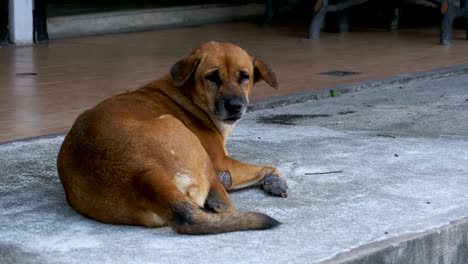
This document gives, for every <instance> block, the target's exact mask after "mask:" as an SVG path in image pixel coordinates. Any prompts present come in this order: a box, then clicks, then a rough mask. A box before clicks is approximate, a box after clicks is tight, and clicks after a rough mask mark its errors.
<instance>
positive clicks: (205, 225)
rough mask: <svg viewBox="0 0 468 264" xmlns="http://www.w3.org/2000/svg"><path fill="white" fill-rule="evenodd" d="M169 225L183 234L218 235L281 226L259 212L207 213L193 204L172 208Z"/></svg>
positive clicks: (183, 204)
mask: <svg viewBox="0 0 468 264" xmlns="http://www.w3.org/2000/svg"><path fill="white" fill-rule="evenodd" d="M172 209H173V210H172V217H170V219H169V225H170V226H171V227H172V229H174V230H175V231H176V232H177V233H182V234H216V233H225V232H233V231H243V230H255V229H270V228H273V227H275V226H277V225H279V224H280V222H278V221H277V220H275V219H274V218H272V217H270V216H268V215H266V214H262V213H257V212H245V211H235V210H233V211H230V212H223V213H214V212H213V213H211V212H207V211H205V210H203V209H201V208H199V207H197V206H195V205H193V204H191V203H182V204H178V205H177V206H175V208H172Z"/></svg>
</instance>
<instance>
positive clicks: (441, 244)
mask: <svg viewBox="0 0 468 264" xmlns="http://www.w3.org/2000/svg"><path fill="white" fill-rule="evenodd" d="M320 263H321V264H374V263H380V264H394V263H412V264H431V263H451V264H466V263H468V217H465V218H463V219H460V220H456V221H452V222H450V223H449V224H447V225H445V226H442V227H440V228H435V229H431V230H427V231H424V232H421V233H413V234H406V235H401V236H397V237H394V238H389V239H386V240H383V241H379V242H374V243H370V244H366V245H363V246H360V247H358V248H355V249H352V250H350V251H348V252H344V253H339V254H338V255H336V256H335V257H334V258H332V259H329V260H325V261H322V262H320Z"/></svg>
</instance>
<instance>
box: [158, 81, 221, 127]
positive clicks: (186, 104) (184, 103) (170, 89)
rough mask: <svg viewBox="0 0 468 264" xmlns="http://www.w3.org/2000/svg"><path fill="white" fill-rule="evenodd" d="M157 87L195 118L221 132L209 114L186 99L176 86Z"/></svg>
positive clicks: (164, 85)
mask: <svg viewBox="0 0 468 264" xmlns="http://www.w3.org/2000/svg"><path fill="white" fill-rule="evenodd" d="M158 88H159V90H160V91H161V92H162V93H164V94H165V95H166V96H167V97H169V98H170V99H171V100H172V101H174V102H175V103H176V104H177V105H179V106H180V107H182V108H183V109H185V110H187V111H188V112H190V113H192V114H193V115H195V116H197V118H198V119H199V120H201V121H202V122H203V123H204V124H205V125H206V126H207V127H211V128H214V129H216V131H217V132H218V133H220V134H221V132H220V131H218V127H217V126H216V124H215V123H214V122H213V120H211V118H210V117H209V115H208V114H207V113H206V112H205V111H203V109H201V108H200V107H199V106H197V105H196V104H195V103H193V102H192V101H191V100H190V99H188V98H187V96H185V95H184V94H183V93H182V92H181V91H180V90H179V89H178V88H177V87H174V86H172V85H167V84H163V85H160V86H159V87H158Z"/></svg>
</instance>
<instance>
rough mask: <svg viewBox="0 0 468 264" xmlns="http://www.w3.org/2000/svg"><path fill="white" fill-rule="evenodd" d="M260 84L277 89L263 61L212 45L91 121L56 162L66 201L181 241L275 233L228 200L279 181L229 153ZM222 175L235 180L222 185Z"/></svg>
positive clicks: (82, 120)
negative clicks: (268, 180)
mask: <svg viewBox="0 0 468 264" xmlns="http://www.w3.org/2000/svg"><path fill="white" fill-rule="evenodd" d="M261 79H263V80H265V81H266V82H267V83H268V84H269V85H271V86H273V87H275V88H276V87H277V86H278V84H277V82H276V78H275V76H274V73H273V72H272V71H271V70H270V68H269V67H268V66H267V65H266V64H265V63H263V62H262V61H260V60H256V59H254V58H253V57H251V56H250V55H248V54H247V53H246V52H245V51H244V50H242V49H241V48H239V47H237V46H235V45H232V44H227V43H217V42H208V43H204V44H202V45H201V46H199V47H198V48H197V49H195V50H194V51H193V52H192V53H191V54H190V55H189V56H188V57H187V58H185V59H183V60H181V61H179V62H177V63H176V64H175V65H174V66H173V67H172V68H171V71H170V74H169V75H167V76H164V77H162V78H161V79H159V80H156V81H153V82H151V83H149V84H147V85H145V86H143V87H141V88H139V89H137V90H135V91H132V92H128V93H124V94H121V95H117V96H115V97H112V98H109V99H107V100H105V101H103V102H102V103H100V104H98V105H97V106H95V107H93V108H91V109H90V110H88V111H86V112H84V113H83V114H81V115H80V116H79V117H78V118H77V120H76V121H75V123H74V125H73V127H72V128H71V130H70V132H69V133H68V134H67V136H66V138H65V140H64V142H63V144H62V147H61V149H60V152H59V156H58V160H57V168H58V174H59V176H60V180H61V183H62V185H63V187H64V190H65V193H66V197H67V201H68V202H69V204H70V205H71V206H72V207H73V208H74V209H75V210H77V211H78V212H79V213H81V214H83V215H86V216H88V217H91V218H94V219H96V220H98V221H102V222H106V223H112V224H129V225H143V226H148V227H160V226H167V225H169V226H171V227H172V228H173V229H174V230H175V231H177V232H180V233H189V234H207V233H221V232H229V231H237V230H249V229H267V228H271V227H274V226H276V225H277V224H279V222H277V221H276V220H275V219H273V218H271V217H269V216H267V215H264V214H261V213H256V212H240V211H235V210H234V209H233V206H232V204H231V201H230V198H229V195H228V194H227V192H226V189H236V188H242V187H248V186H254V185H258V184H259V183H260V182H261V181H262V179H263V178H264V177H265V176H268V175H272V174H278V171H277V170H276V169H275V168H273V167H268V166H256V165H249V164H245V163H241V162H239V161H237V160H234V159H231V158H230V157H229V155H228V153H227V151H226V148H225V143H226V140H227V137H228V136H229V133H230V132H231V130H232V128H233V127H234V125H235V124H236V122H237V120H238V119H239V118H240V117H241V116H242V115H243V113H245V107H246V105H247V103H248V95H249V94H250V92H251V89H252V87H253V85H254V83H255V81H258V80H261ZM223 173H224V175H228V181H224V182H221V181H220V180H219V178H218V175H221V174H223ZM283 193H284V195H283V196H285V195H286V193H285V192H283ZM210 211H211V212H210Z"/></svg>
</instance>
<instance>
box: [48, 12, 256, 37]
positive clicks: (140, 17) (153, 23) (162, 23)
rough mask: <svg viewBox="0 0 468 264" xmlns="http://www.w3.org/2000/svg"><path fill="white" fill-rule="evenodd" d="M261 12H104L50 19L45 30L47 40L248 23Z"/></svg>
mask: <svg viewBox="0 0 468 264" xmlns="http://www.w3.org/2000/svg"><path fill="white" fill-rule="evenodd" d="M264 9H265V7H264V5H261V4H241V5H240V4H237V5H232V4H214V5H194V6H183V7H167V8H156V9H142V10H131V11H119V12H105V13H95V14H86V15H76V16H63V17H51V18H49V19H48V20H47V27H48V30H49V36H50V38H51V39H57V38H63V37H79V36H87V35H98V34H109V33H120V32H131V31H144V30H151V29H158V28H168V27H175V26H196V25H201V24H207V23H216V22H226V21H233V20H242V19H249V18H254V17H258V16H260V15H262V14H263V11H264Z"/></svg>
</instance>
